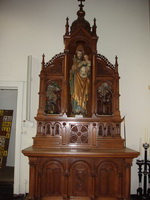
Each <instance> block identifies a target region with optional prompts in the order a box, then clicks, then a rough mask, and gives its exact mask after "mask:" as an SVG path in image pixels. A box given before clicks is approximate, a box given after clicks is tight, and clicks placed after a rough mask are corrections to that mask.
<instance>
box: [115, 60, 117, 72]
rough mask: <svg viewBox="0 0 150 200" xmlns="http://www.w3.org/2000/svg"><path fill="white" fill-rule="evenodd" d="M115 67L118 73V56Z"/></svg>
mask: <svg viewBox="0 0 150 200" xmlns="http://www.w3.org/2000/svg"><path fill="white" fill-rule="evenodd" d="M115 60H116V61H115V67H116V71H117V72H118V56H116V57H115Z"/></svg>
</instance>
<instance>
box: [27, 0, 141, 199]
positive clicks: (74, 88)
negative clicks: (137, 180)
mask: <svg viewBox="0 0 150 200" xmlns="http://www.w3.org/2000/svg"><path fill="white" fill-rule="evenodd" d="M83 2H84V0H80V4H79V10H78V12H77V19H76V20H75V21H74V22H73V23H72V24H71V26H70V25H69V18H66V26H65V27H66V32H65V35H64V44H65V49H64V52H63V53H60V54H57V55H55V56H54V57H53V58H52V59H51V60H50V61H48V62H45V55H43V56H42V69H41V73H40V89H39V108H38V112H37V116H36V118H35V119H36V120H37V134H36V136H35V137H34V138H33V146H32V147H30V148H27V149H25V150H23V153H24V154H25V155H26V156H28V157H29V164H30V187H29V197H28V200H54V199H56V200H62V199H63V200H76V199H78V200H108V199H110V200H118V199H119V200H123V199H126V200H130V173H131V164H132V160H133V158H135V157H136V156H138V152H135V151H133V150H131V149H128V148H126V147H125V145H124V142H125V140H124V139H123V138H122V137H121V122H122V120H123V119H122V118H121V115H120V110H119V96H120V94H119V73H118V58H117V56H116V58H115V64H114V65H113V64H111V63H110V62H109V61H108V59H107V58H106V57H104V56H103V55H101V54H98V53H97V41H98V36H97V33H96V28H97V25H96V19H94V22H93V25H92V26H91V25H90V23H89V22H88V21H87V20H86V19H85V11H84V10H83V7H84V5H83Z"/></svg>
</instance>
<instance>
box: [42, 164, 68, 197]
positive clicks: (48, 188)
mask: <svg viewBox="0 0 150 200" xmlns="http://www.w3.org/2000/svg"><path fill="white" fill-rule="evenodd" d="M63 185H64V175H63V167H62V165H61V164H60V163H59V162H58V161H49V162H48V163H46V165H45V166H44V168H43V170H42V175H41V196H42V197H46V196H47V197H48V196H61V195H62V196H63V191H64V186H63Z"/></svg>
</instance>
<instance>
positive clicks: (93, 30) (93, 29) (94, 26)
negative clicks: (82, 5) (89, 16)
mask: <svg viewBox="0 0 150 200" xmlns="http://www.w3.org/2000/svg"><path fill="white" fill-rule="evenodd" d="M96 28H97V26H96V18H94V24H93V27H92V34H93V36H96Z"/></svg>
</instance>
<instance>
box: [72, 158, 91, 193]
mask: <svg viewBox="0 0 150 200" xmlns="http://www.w3.org/2000/svg"><path fill="white" fill-rule="evenodd" d="M90 171H91V170H90V167H89V165H88V164H87V163H86V162H83V161H77V162H75V163H74V164H73V165H72V166H71V169H70V176H69V196H80V197H87V196H89V197H90V196H91V195H92V177H91V172H90Z"/></svg>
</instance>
